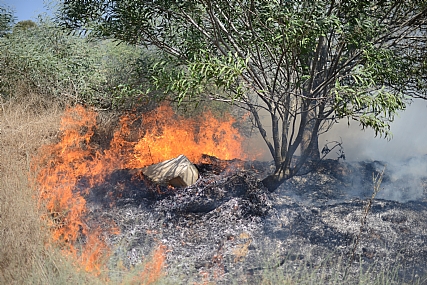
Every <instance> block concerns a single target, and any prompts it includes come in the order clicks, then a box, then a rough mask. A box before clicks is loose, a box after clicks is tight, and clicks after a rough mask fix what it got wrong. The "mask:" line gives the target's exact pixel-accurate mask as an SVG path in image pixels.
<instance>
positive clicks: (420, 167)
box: [248, 99, 427, 202]
mask: <svg viewBox="0 0 427 285" xmlns="http://www.w3.org/2000/svg"><path fill="white" fill-rule="evenodd" d="M260 115H261V119H262V121H263V124H264V127H265V128H266V130H267V133H268V135H269V136H271V134H270V133H271V132H270V129H269V128H270V127H271V126H270V125H271V124H270V123H269V119H270V118H269V115H268V114H267V113H261V114H260ZM390 131H391V133H392V137H391V138H389V139H388V138H384V137H379V136H378V137H375V133H374V131H373V130H370V129H366V130H362V128H361V126H360V125H359V123H358V122H356V121H350V125H348V124H347V120H342V121H340V122H339V123H337V124H335V125H334V126H333V127H332V129H331V130H330V131H329V132H327V133H326V134H324V135H321V136H320V137H319V147H320V149H322V148H323V146H324V145H325V144H326V143H327V142H331V141H339V142H342V146H343V148H344V152H345V156H346V159H347V161H348V162H354V163H356V162H362V161H365V162H373V161H381V162H382V163H380V164H378V165H381V166H382V167H383V165H385V166H386V169H385V179H384V180H383V183H382V185H381V190H380V192H379V193H378V195H377V198H381V199H387V200H395V201H400V202H405V201H409V200H417V199H419V198H420V197H422V195H423V193H424V187H425V185H427V101H424V100H421V99H418V100H414V101H413V102H412V104H411V105H409V106H408V107H407V109H406V110H405V111H402V112H400V113H399V114H398V116H396V117H395V120H394V122H392V123H391V129H390ZM248 148H251V149H253V150H256V151H257V152H261V153H262V154H263V155H262V156H260V157H259V159H258V160H265V161H271V160H272V157H271V154H270V153H269V151H268V148H267V146H266V144H265V142H264V141H263V140H262V138H261V136H260V135H259V134H258V133H257V131H256V130H255V131H254V134H253V136H252V138H251V140H250V144H248ZM337 152H338V151H337V149H335V150H333V151H332V152H331V153H330V154H328V156H327V157H326V158H330V159H337V158H338V156H339V155H340V154H339V153H337ZM377 171H378V172H381V171H382V169H377Z"/></svg>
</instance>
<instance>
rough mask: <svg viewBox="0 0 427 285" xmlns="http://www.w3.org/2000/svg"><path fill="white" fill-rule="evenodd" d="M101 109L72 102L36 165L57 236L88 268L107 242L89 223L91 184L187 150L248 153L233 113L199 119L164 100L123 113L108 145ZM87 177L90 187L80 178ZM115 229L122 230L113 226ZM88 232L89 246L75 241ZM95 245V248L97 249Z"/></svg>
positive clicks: (192, 153) (229, 155)
mask: <svg viewBox="0 0 427 285" xmlns="http://www.w3.org/2000/svg"><path fill="white" fill-rule="evenodd" d="M96 118H97V113H96V112H94V111H90V110H87V109H85V108H84V107H82V106H76V107H74V108H68V109H67V110H66V111H65V114H64V116H63V117H62V120H61V128H60V130H61V138H60V140H59V141H58V142H57V143H54V144H51V145H46V146H43V147H42V148H41V149H40V151H39V156H38V157H36V158H34V159H33V161H32V165H33V167H34V169H37V171H38V175H37V181H36V182H37V184H38V186H39V189H40V199H41V201H42V202H43V204H44V205H45V207H46V209H47V211H48V213H49V215H50V217H51V219H49V221H50V223H51V227H52V233H53V239H54V240H55V241H57V242H60V243H62V244H63V245H64V248H66V249H67V250H68V252H70V253H72V254H73V255H75V256H76V257H77V256H78V257H79V259H80V260H81V261H82V263H83V265H84V267H85V268H86V269H87V270H89V271H95V272H99V271H100V264H99V263H100V259H101V258H100V257H101V256H102V255H103V254H104V253H108V246H107V245H106V243H105V242H104V241H103V240H102V238H100V237H101V236H102V230H101V229H95V230H94V229H89V226H88V224H87V220H86V219H89V217H87V216H88V215H87V208H86V200H85V198H84V197H85V195H86V194H87V193H88V191H90V189H91V187H93V186H94V185H97V184H99V183H102V182H103V181H104V179H105V177H106V176H107V175H108V174H110V173H112V172H113V171H114V170H118V169H134V168H141V167H144V166H147V165H150V164H153V163H158V162H160V161H163V160H167V159H171V158H174V157H176V156H178V155H180V154H184V155H185V156H187V157H188V158H189V159H190V160H191V161H193V162H194V163H198V162H200V161H201V159H202V155H203V154H208V155H211V156H216V157H218V158H220V159H227V160H228V159H234V158H240V159H246V158H247V156H246V155H244V152H243V149H242V142H243V137H242V136H241V135H240V134H239V132H238V130H237V129H236V128H234V127H233V123H234V122H235V121H234V119H233V118H231V117H229V118H226V119H225V120H218V119H216V118H215V117H214V116H213V115H212V114H211V113H206V114H205V115H203V117H202V118H200V119H199V120H196V119H186V118H184V117H183V116H179V115H176V114H175V113H174V112H173V110H172V108H171V107H170V106H168V105H163V106H160V107H159V108H157V109H156V110H153V111H151V112H148V113H146V114H144V115H142V117H138V116H136V115H134V114H129V115H126V116H123V117H122V118H121V119H120V127H119V128H118V130H116V132H115V133H114V135H113V138H112V139H111V141H110V144H109V148H107V149H101V148H100V147H99V146H97V145H96V143H94V142H93V135H94V134H95V132H96V131H97V122H96ZM82 178H84V179H85V183H86V184H87V188H86V189H79V187H81V186H80V185H79V184H78V183H79V182H80V181H81V179H82ZM109 231H110V233H113V232H115V233H117V232H118V230H117V229H116V228H115V227H114V226H112V228H111V229H110V230H109ZM82 236H83V237H85V240H86V242H85V246H84V247H83V249H82V250H80V251H78V250H76V248H75V247H74V246H75V245H76V243H77V241H78V239H79V238H81V237H82ZM94 249H95V250H94Z"/></svg>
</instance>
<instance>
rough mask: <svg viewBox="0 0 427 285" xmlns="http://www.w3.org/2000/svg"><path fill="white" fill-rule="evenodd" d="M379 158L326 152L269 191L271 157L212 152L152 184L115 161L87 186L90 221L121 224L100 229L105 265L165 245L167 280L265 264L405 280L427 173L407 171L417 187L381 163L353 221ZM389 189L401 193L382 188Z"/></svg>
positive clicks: (423, 256)
mask: <svg viewBox="0 0 427 285" xmlns="http://www.w3.org/2000/svg"><path fill="white" fill-rule="evenodd" d="M384 165H385V163H383V162H378V161H374V162H354V163H345V162H338V161H336V160H325V161H323V162H321V163H320V164H319V165H317V166H316V169H315V170H313V171H312V172H310V173H307V174H304V175H300V176H295V177H293V178H291V179H288V180H287V181H285V182H284V183H283V184H282V185H281V186H280V187H279V188H278V189H277V190H276V191H274V192H272V193H270V192H269V191H268V190H267V189H265V188H264V187H263V185H262V183H261V179H262V178H263V177H265V175H266V174H268V171H269V169H270V166H271V163H269V162H241V161H219V160H216V159H212V160H211V161H210V163H207V164H200V165H197V167H198V169H199V172H200V174H201V178H199V180H198V181H197V183H196V184H195V185H192V186H190V187H186V188H168V187H165V186H158V185H154V184H152V183H150V182H149V181H148V180H147V179H145V178H144V176H143V174H142V172H141V170H138V169H137V170H118V171H116V172H114V173H112V174H111V175H110V176H109V177H108V179H107V180H106V181H105V182H104V183H103V184H102V185H98V186H96V187H93V188H92V189H91V191H90V193H89V194H88V195H87V197H86V199H87V203H88V207H89V209H90V210H89V213H88V217H90V219H88V223H89V224H90V225H92V226H93V227H95V226H99V225H101V226H102V225H103V224H107V223H111V221H113V222H114V224H115V225H116V226H117V227H118V228H119V229H120V233H119V234H106V239H107V241H108V243H109V245H110V246H111V248H112V249H113V253H112V255H111V258H110V260H109V267H111V268H115V266H116V265H117V264H119V263H120V264H123V265H124V266H125V267H127V268H131V267H133V266H135V265H138V264H140V263H141V262H144V261H145V260H146V258H147V257H149V256H150V254H151V252H152V250H153V249H154V248H155V247H156V246H157V245H158V244H162V245H165V246H166V248H167V258H166V263H167V267H166V272H167V275H166V277H167V278H166V280H168V281H169V283H170V284H194V283H202V282H205V283H206V282H214V283H215V284H235V283H243V284H260V282H261V280H262V278H263V275H264V274H265V272H269V271H272V270H274V271H275V272H279V273H280V272H282V273H283V275H284V274H290V273H292V272H294V273H295V274H298V272H301V268H305V269H307V270H311V271H313V272H317V274H319V275H321V274H323V275H330V276H337V275H338V276H341V277H343V278H344V275H354V276H356V279H357V276H359V274H360V270H363V271H366V270H369V272H371V274H373V275H375V274H376V272H380V271H381V270H384V269H387V268H390V270H394V271H395V272H396V274H397V275H398V276H399V278H400V280H402V282H411V281H414V280H416V279H417V278H419V277H423V276H424V277H425V276H426V274H427V268H426V266H425V264H427V230H426V227H425V225H426V224H427V203H426V201H427V199H426V195H425V193H426V184H427V183H426V181H427V172H424V174H425V177H422V176H417V177H416V178H414V177H410V178H411V185H412V184H415V188H416V187H418V188H417V189H416V195H415V194H414V193H415V192H413V191H414V190H413V189H412V188H411V189H409V188H408V185H409V183H407V182H405V179H408V176H404V175H403V176H402V175H401V176H399V177H400V178H397V179H396V177H395V176H393V175H394V174H395V172H393V171H392V170H390V171H387V170H386V172H385V175H384V180H383V181H384V182H383V183H384V186H383V187H382V189H381V190H380V193H379V194H378V196H377V197H376V199H374V200H373V202H372V208H371V209H370V211H369V213H368V214H367V216H366V224H365V225H364V226H363V227H361V220H362V218H363V216H364V212H365V208H366V205H367V201H368V200H369V198H370V197H371V196H372V189H373V186H372V175H373V174H378V173H379V172H381V170H382V168H383V167H384ZM399 179H400V180H399ZM415 180H417V181H415ZM384 189H386V190H384ZM387 189H388V190H387ZM408 189H409V190H408ZM381 191H383V192H385V193H386V194H382V193H381ZM393 191H396V192H399V191H400V193H399V195H397V196H396V195H394V196H381V195H388V194H387V193H393ZM405 193H406V194H405ZM395 194H396V193H395ZM390 197H400V200H396V199H391V198H390ZM355 240H358V243H357V246H355ZM110 275H111V278H112V279H113V280H114V278H120V272H117V271H113V270H112V271H111V273H110ZM336 278H337V277H335V279H334V278H332V277H331V282H334V281H336ZM356 279H355V280H356ZM357 284H358V283H357ZM396 284H398V283H396Z"/></svg>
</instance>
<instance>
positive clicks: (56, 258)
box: [0, 95, 95, 284]
mask: <svg viewBox="0 0 427 285" xmlns="http://www.w3.org/2000/svg"><path fill="white" fill-rule="evenodd" d="M0 100H1V101H0V284H87V283H88V281H89V279H91V277H90V276H89V275H87V274H85V273H84V272H81V271H79V270H77V269H76V268H75V267H74V265H73V263H72V261H71V260H68V259H67V258H66V257H64V256H63V255H62V254H61V253H60V251H59V250H58V249H56V248H55V247H54V246H51V244H50V236H49V230H48V228H47V227H46V225H45V224H44V222H43V220H42V219H41V218H40V217H41V214H42V213H41V210H40V209H39V207H38V205H37V204H38V201H37V192H36V191H35V190H34V189H33V188H32V187H31V186H30V175H31V172H30V160H31V157H32V156H33V155H35V154H36V151H37V149H38V148H39V147H40V146H41V145H42V144H45V143H48V142H51V141H52V140H54V139H55V137H56V135H57V131H58V129H59V122H60V117H61V114H62V108H60V107H59V104H57V103H55V102H52V101H50V100H48V99H44V100H43V99H41V97H40V96H37V95H28V96H25V97H19V98H15V99H10V100H7V101H6V100H4V99H1V97H0ZM94 281H95V280H90V282H89V283H90V284H93V283H94ZM70 282H71V283H70Z"/></svg>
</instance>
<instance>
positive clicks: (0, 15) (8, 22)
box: [0, 6, 15, 37]
mask: <svg viewBox="0 0 427 285" xmlns="http://www.w3.org/2000/svg"><path fill="white" fill-rule="evenodd" d="M14 22H15V17H14V16H13V12H12V11H11V10H10V9H9V8H8V7H5V6H0V37H3V36H4V35H5V34H6V33H8V32H10V30H11V28H12V25H13V23H14Z"/></svg>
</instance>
